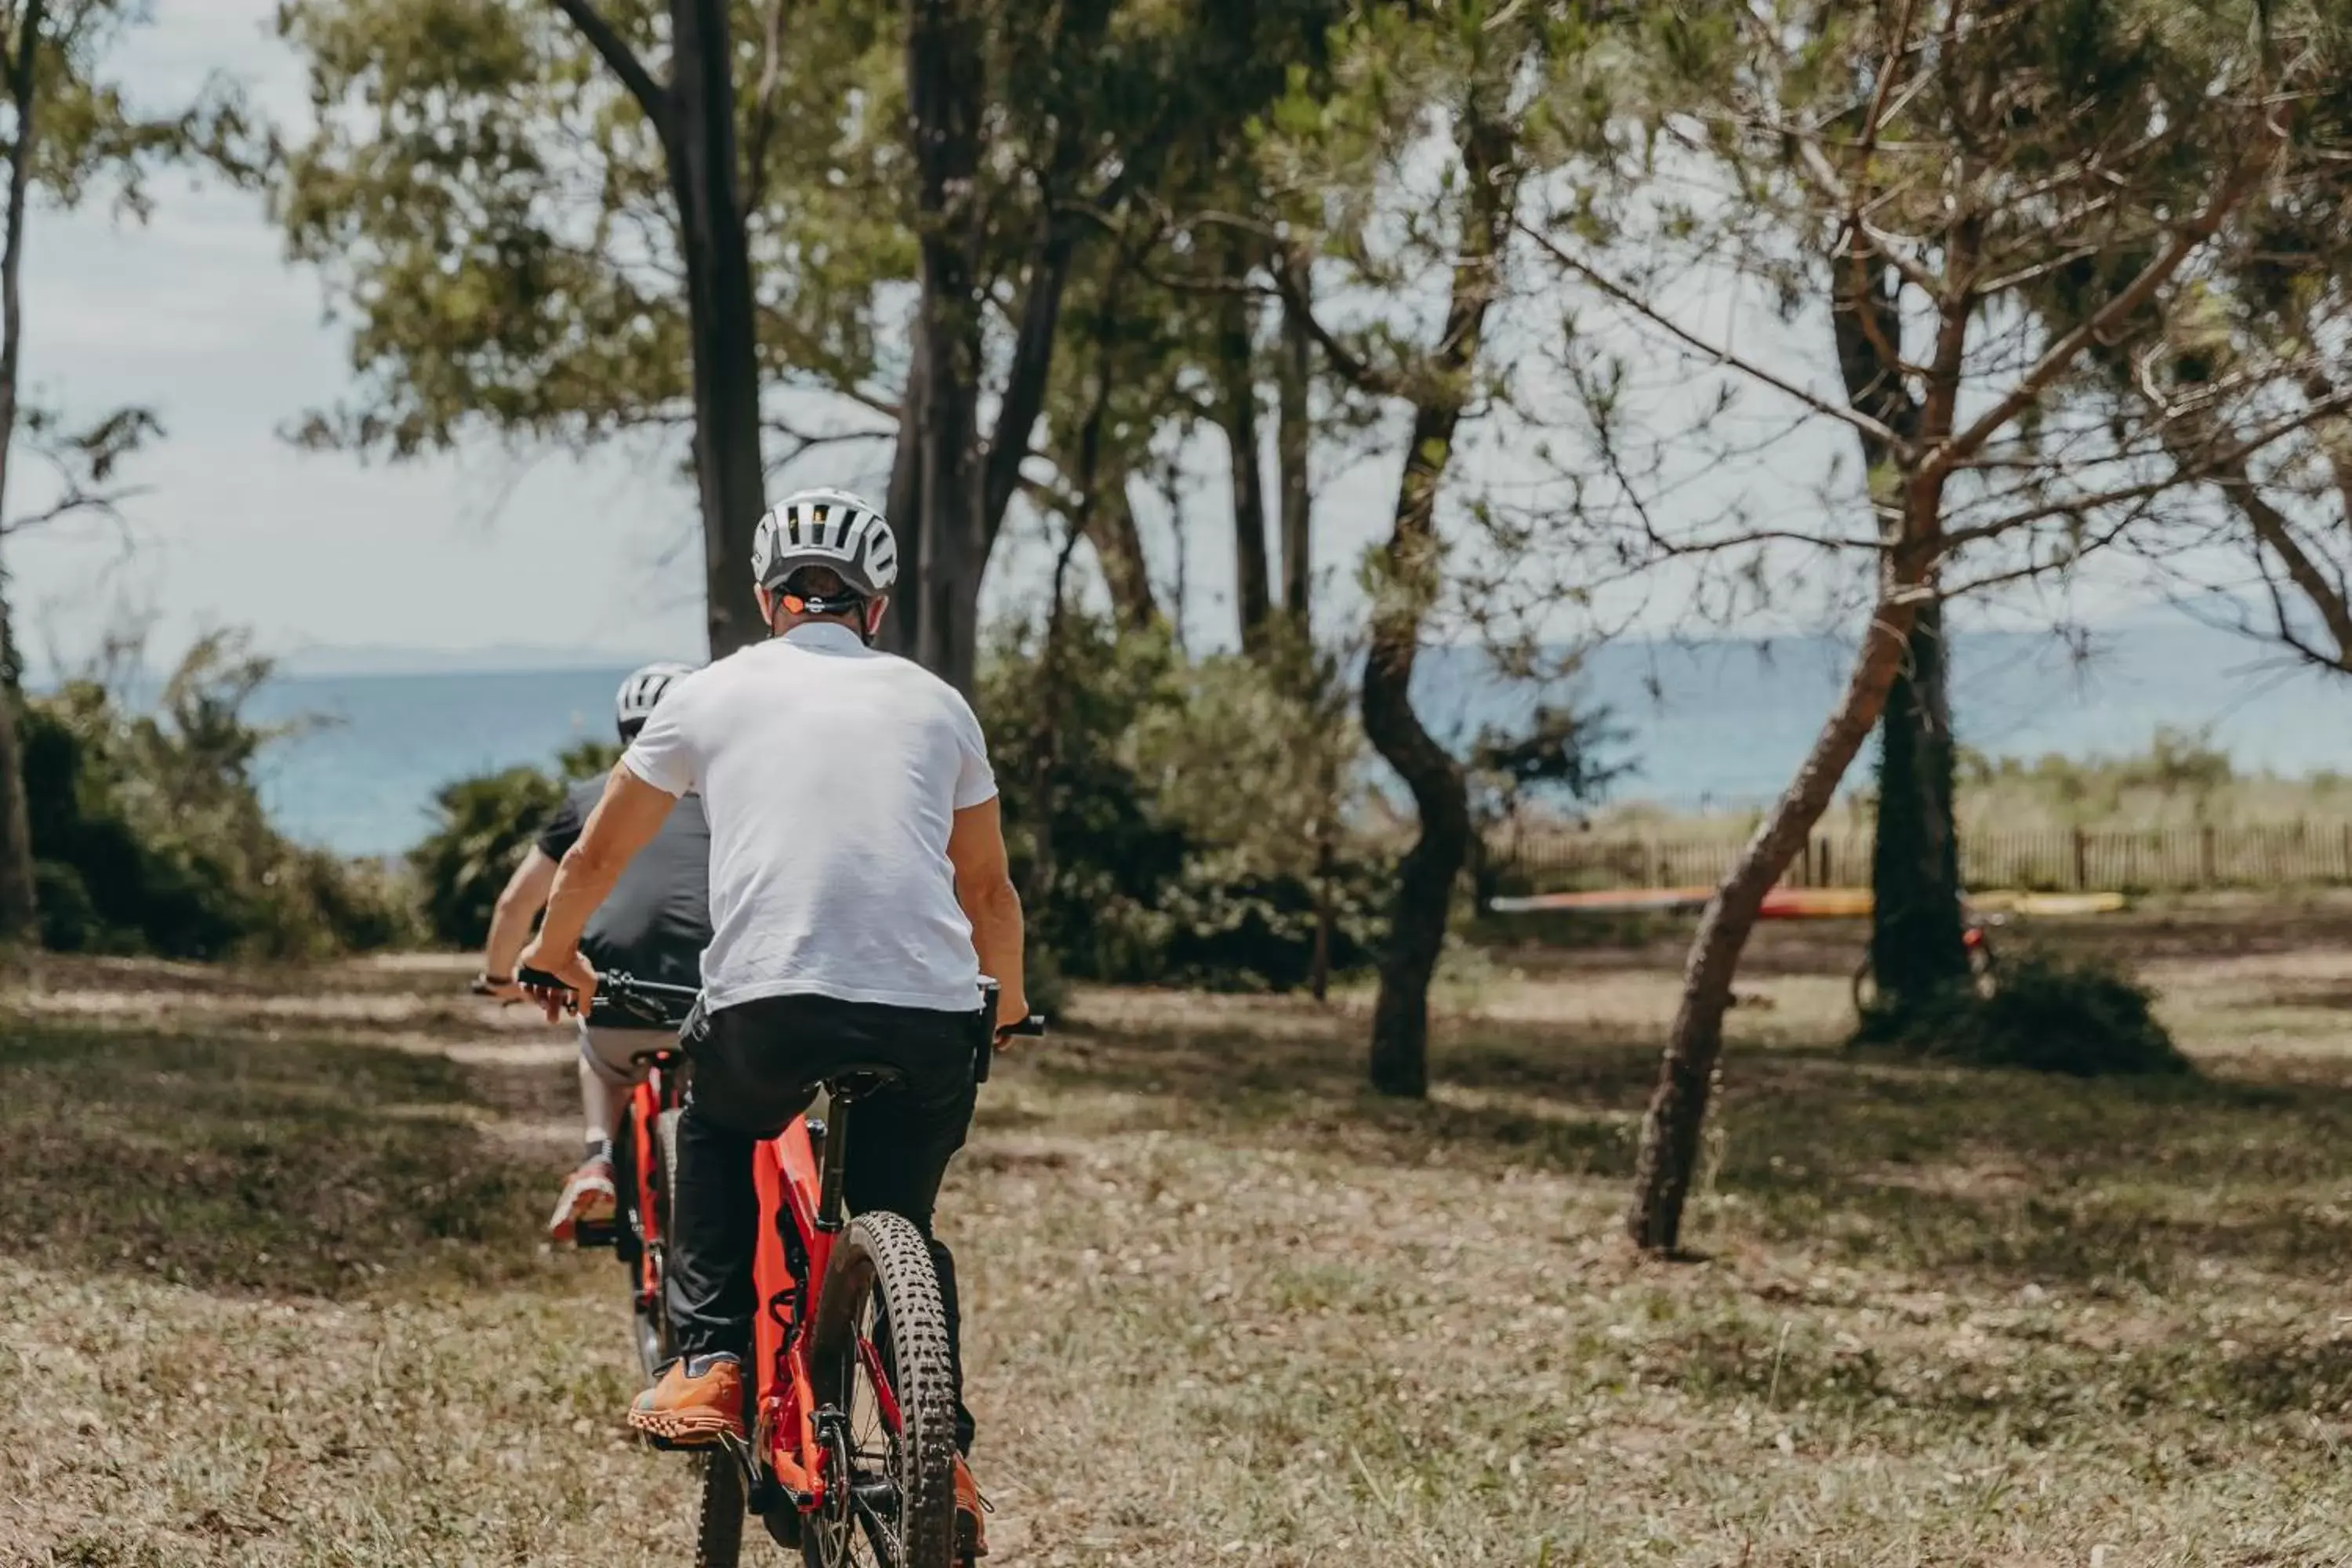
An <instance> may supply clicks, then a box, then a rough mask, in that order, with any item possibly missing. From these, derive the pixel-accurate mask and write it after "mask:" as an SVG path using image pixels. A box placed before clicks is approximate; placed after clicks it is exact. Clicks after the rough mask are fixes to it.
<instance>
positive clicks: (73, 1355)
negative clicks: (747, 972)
mask: <svg viewBox="0 0 2352 1568" xmlns="http://www.w3.org/2000/svg"><path fill="white" fill-rule="evenodd" d="M1808 940H1816V941H1819V942H1828V941H1829V939H1828V938H1820V939H1808ZM1841 940H1850V938H1847V939H1841ZM2142 945H2144V946H2145V947H2146V949H2147V951H2148V952H2151V953H2154V954H2156V955H2157V963H2156V966H2155V968H2154V970H2153V978H2155V979H2156V980H2157V982H2158V984H2160V985H2161V987H2162V988H2163V990H2164V992H2165V997H2166V1001H2165V1008H2166V1013H2167V1016H2168V1019H2169V1020H2170V1021H2171V1022H2172V1024H2173V1025H2174V1026H2175V1027H2176V1028H2177V1029H2178V1030H2179V1033H2180V1034H2181V1036H2182V1037H2183V1039H2184V1042H2185V1043H2186V1044H2187V1045H2188V1046H2189V1047H2190V1049H2191V1050H2192V1052H2194V1053H2195V1054H2196V1055H2197V1056H2198V1057H2199V1058H2200V1062H2201V1063H2202V1065H2203V1066H2204V1067H2205V1068H2206V1069H2207V1072H2208V1074H2209V1078H2208V1080H2207V1081H2205V1082H2203V1083H2201V1084H2188V1085H2183V1084H2179V1083H2166V1084H2161V1085H2149V1086H2135V1085H2128V1084H2118V1083H2105V1084H2090V1085H2084V1084H2076V1083H2043V1082H2036V1081H2030V1080H2027V1079H2021V1078H2017V1077H2011V1076H2000V1075H1985V1074H1974V1073H1962V1072H1957V1071H1947V1070H1940V1069H1925V1068H1906V1067H1895V1066H1887V1065H1884V1064H1881V1065H1863V1064H1858V1063H1856V1062H1854V1061H1852V1060H1850V1059H1848V1058H1845V1057H1843V1055H1842V1054H1841V1053H1840V1051H1839V1050H1838V1049H1837V1041H1838V1039H1839V1037H1840V1034H1841V1031H1842V1029H1843V1026H1844V1024H1845V1022H1846V1020H1845V1016H1844V1006H1845V1002H1844V997H1845V985H1844V982H1843V978H1842V977H1840V976H1839V975H1838V974H1837V973H1833V972H1834V971H1835V970H1836V969H1838V968H1840V967H1842V965H1843V951H1844V950H1843V949H1841V950H1837V951H1836V952H1832V951H1831V948H1829V947H1822V948H1821V949H1820V951H1819V952H1815V953H1813V956H1814V957H1821V955H1822V953H1827V954H1829V956H1828V957H1826V958H1822V961H1821V962H1799V961H1798V960H1802V959H1803V958H1805V956H1806V954H1807V952H1811V950H1808V949H1805V948H1804V947H1803V946H1802V944H1801V943H1798V944H1797V945H1794V946H1791V945H1790V942H1782V947H1783V948H1785V949H1786V950H1787V951H1786V952H1783V953H1782V955H1781V956H1782V957H1783V958H1784V959H1790V955H1791V954H1794V955H1795V957H1794V958H1793V959H1790V961H1789V962H1783V963H1771V962H1769V958H1770V955H1771V952H1772V951H1774V950H1772V949H1771V948H1770V947H1769V944H1768V952H1767V958H1768V962H1767V963H1764V964H1762V965H1759V977H1756V978H1751V979H1749V980H1748V981H1745V982H1743V984H1742V991H1743V994H1744V995H1745V1005H1742V1006H1741V1007H1740V1008H1739V1009H1738V1012H1737V1013H1736V1014H1735V1028H1736V1036H1737V1038H1736V1043H1735V1045H1734V1047H1733V1050H1732V1053H1731V1056H1730V1058H1729V1064H1728V1075H1729V1076H1728V1083H1727V1100H1726V1107H1725V1109H1726V1115H1725V1116H1724V1118H1723V1120H1722V1121H1721V1122H1720V1124H1719V1132H1718V1135H1717V1138H1716V1139H1715V1141H1714V1142H1713V1144H1712V1146H1711V1152H1710V1158H1709V1171H1708V1178H1707V1184H1706V1195H1705V1196H1704V1197H1703V1198H1702V1200H1701V1201H1700V1203H1699V1205H1698V1208H1697V1210H1696V1214H1695V1215H1694V1224H1693V1226H1692V1234H1691V1237H1690V1239H1691V1241H1692V1242H1693V1244H1694V1245H1695V1246H1696V1247H1697V1248H1698V1249H1700V1250H1701V1252H1703V1253H1704V1254H1705V1259H1704V1260H1703V1261H1699V1262H1694V1263H1683V1264H1673V1265H1667V1264H1657V1263H1647V1262H1643V1261H1640V1260H1638V1259H1636V1258H1633V1257H1632V1256H1630V1255H1629V1254H1628V1253H1627V1252H1626V1251H1625V1250H1624V1249H1623V1248H1622V1247H1621V1246H1620V1245H1619V1243H1618V1240H1617V1235H1616V1228H1615V1225H1616V1219H1617V1215H1618V1211H1619V1207H1620V1205H1621V1203H1622V1197H1623V1193H1624V1187H1625V1178H1626V1175H1627V1173H1628V1171H1629V1170H1630V1167H1631V1163H1632V1159H1633V1142H1632V1136H1633V1121H1634V1118H1635V1115H1636V1113H1637V1111H1638V1109H1639V1106H1640V1104H1641V1100H1642V1098H1643V1094H1644V1092H1645V1090H1646V1088H1647V1085H1648V1081H1649V1079H1650V1075H1651V1071H1652V1068H1653V1065H1654V1053H1655V1049H1656V1045H1657V1041H1658V1037H1659V1035H1660V1031H1661V1029H1662V1026H1663V1024H1664V1018H1665V1016H1666V1015H1667V1012H1668V1010H1669V1009H1670V1007H1671V1005H1672V998H1673V992H1674V981H1673V975H1672V973H1671V970H1670V968H1669V967H1668V965H1667V962H1666V958H1665V954H1666V952H1667V950H1666V949H1664V947H1661V948H1660V949H1658V950H1656V951H1654V952H1650V953H1649V954H1647V955H1645V956H1643V957H1642V958H1640V959H1637V960H1622V961H1621V960H1616V959H1612V958H1609V957H1605V956H1598V955H1589V954H1588V955H1583V956H1580V957H1577V958H1574V959H1572V960H1570V961H1569V962H1567V963H1552V964H1547V965H1542V966H1529V968H1528V973H1514V972H1513V970H1512V969H1511V968H1510V967H1509V966H1507V965H1500V966H1498V965H1493V964H1486V965H1481V964H1471V965H1467V966H1465V968H1464V970H1463V971H1462V972H1461V973H1460V974H1459V976H1458V978H1457V979H1456V981H1455V982H1454V984H1450V985H1449V986H1448V987H1447V988H1446V992H1445V998H1446V1004H1447V1006H1448V1007H1449V1009H1451V1011H1450V1013H1449V1016H1447V1017H1446V1019H1445V1020H1444V1024H1443V1026H1442V1028H1441V1031H1440V1044H1439V1047H1438V1049H1437V1053H1436V1063H1435V1070H1436V1077H1437V1079H1438V1080H1439V1084H1440V1088H1439V1089H1438V1090H1437V1092H1436V1094H1435V1096H1434V1098H1433V1100H1432V1102H1431V1103H1429V1104H1427V1105H1417V1106H1404V1105H1396V1104H1387V1103H1381V1102H1376V1101H1373V1100H1369V1099H1367V1098H1365V1097H1363V1096H1361V1095H1360V1093H1359V1092H1358V1089H1357V1088H1356V1081H1357V1077H1358V1072H1357V1068H1358V1057H1359V1054H1360V1037H1361V1033H1362V1027H1363V1025H1362V1020H1361V1016H1360V1011H1358V1010H1357V1007H1358V1004H1357V1003H1356V1002H1354V1001H1353V1000H1350V1001H1349V1002H1346V1003H1343V1004H1342V1005H1340V1006H1339V1007H1338V1008H1336V1009H1334V1010H1333V1011H1331V1012H1328V1013H1326V1012H1322V1011H1319V1010H1318V1009H1317V1008H1315V1007H1314V1006H1313V1005H1310V1004H1307V1003H1306V1002H1304V1001H1289V1000H1254V999H1233V998H1210V999H1203V998H1197V997H1187V996H1180V995H1147V994H1131V993H1125V994H1108V993H1098V994H1087V995H1083V996H1081V998H1080V999H1079V1002H1078V1005H1077V1007H1076V1012H1075V1016H1074V1017H1073V1018H1072V1019H1070V1020H1069V1021H1068V1022H1067V1023H1066V1026H1064V1028H1063V1029H1062V1031H1061V1033H1060V1034H1059V1035H1058V1037H1056V1038H1055V1040H1054V1041H1053V1042H1052V1043H1050V1044H1049V1045H1048V1046H1046V1047H1043V1048H1041V1049H1039V1050H1037V1051H1036V1052H1035V1053H1034V1055H1032V1056H1031V1057H1030V1058H1028V1059H1026V1060H1024V1061H1022V1062H1020V1063H1018V1064H1015V1065H1013V1066H1011V1067H1009V1068H1007V1069H1006V1070H1005V1071H1004V1072H1003V1073H1002V1074H1000V1076H999V1077H998V1078H997V1079H995V1081H993V1082H992V1083H991V1085H990V1086H989V1089H988V1090H987V1093H986V1095H985V1098H984V1100H983V1104H982V1113H981V1122H980V1126H979V1128H978V1130H977V1131H976V1133H975V1136H974V1140H973V1144H972V1147H971V1151H970V1152H968V1153H967V1155H966V1156H965V1157H964V1159H963V1161H962V1162H961V1164H960V1166H959V1168H958V1172H957V1173H956V1175H955V1176H954V1178H953V1180H952V1186H951V1190H950V1194H949V1196H948V1198H947V1200H946V1203H945V1206H944V1213H945V1215H946V1225H947V1227H948V1229H949V1232H950V1238H951V1239H952V1240H953V1241H954V1242H955V1243H956V1245H957V1247H958V1250H959V1256H960V1258H961V1262H962V1267H963V1273H964V1277H965V1279H966V1289H967V1291H968V1298H969V1299H968V1307H967V1310H968V1315H969V1318H970V1321H971V1344H970V1350H969V1355H970V1360H971V1364H972V1367H973V1371H974V1379H975V1386H974V1388H973V1390H972V1402H973V1404H974V1405H976V1406H977V1407H978V1409H979V1411H980V1414H981V1416H982V1423H983V1430H982V1441H981V1448H980V1451H979V1456H978V1457H979V1468H980V1472H981V1477H982V1484H983V1486H984V1487H985V1488H986V1489H987V1490H988V1491H989V1492H990V1494H991V1495H992V1498H993V1500H995V1503H996V1505H997V1513H996V1515H995V1518H994V1520H993V1521H992V1535H993V1538H994V1543H995V1545H996V1549H997V1551H996V1556H995V1558H994V1559H993V1560H994V1561H996V1562H1000V1563H1008V1564H1021V1563H1039V1564H1080V1563H1087V1564H1092V1563H1119V1564H1169V1565H1171V1568H1174V1565H1177V1564H1186V1565H1192V1564H1199V1563H1244V1564H1309V1563H1315V1564H1331V1565H1335V1568H1336V1565H1338V1564H1342V1563H1345V1564H1365V1563H1382V1564H1386V1563H1395V1564H1430V1563H1521V1564H1535V1563H1554V1564H1561V1563H1593V1564H1610V1563H1675V1564H1694V1565H1696V1564H1725V1565H1729V1564H1736V1563H1750V1564H1775V1563H1786V1564H1791V1565H1793V1564H1799V1563H1803V1564H1864V1563H1870V1564H1881V1563H1885V1564H1895V1563H1920V1564H1926V1563H1937V1564H1952V1563H1988V1564H1990V1563H2000V1564H2039V1563H2048V1564H2061V1563H2064V1564H2086V1563H2092V1562H2094V1561H2098V1562H2100V1563H2105V1565H2106V1568H2126V1565H2130V1568H2138V1565H2143V1564H2156V1563H2168V1564H2182V1565H2188V1564H2197V1565H2200V1568H2201V1565H2208V1564H2217V1563H2272V1564H2288V1563H2294V1564H2301V1563H2310V1564H2320V1563H2342V1562H2346V1561H2352V1547H2347V1541H2352V1536H2348V1535H2347V1528H2352V1527H2347V1524H2346V1522H2345V1521H2347V1519H2352V1471H2347V1466H2346V1464H2345V1462H2344V1459H2343V1457H2342V1452H2341V1447H2340V1446H2341V1445H2342V1444H2343V1443H2344V1441H2345V1440H2346V1437H2347V1433H2348V1432H2352V1426H2347V1418H2352V1339H2347V1336H2346V1333H2345V1329H2344V1326H2343V1324H2342V1323H2340V1322H2339V1321H2338V1314H2339V1312H2342V1311H2345V1310H2352V1297H2347V1292H2346V1290H2345V1289H2344V1288H2343V1286H2342V1284H2341V1281H2343V1280H2344V1279H2346V1278H2347V1273H2352V1269H2347V1265H2352V1019H2347V1014H2346V1012H2345V1008H2346V1006H2347V1003H2352V949H2343V948H2339V947H2337V946H2335V945H2333V944H2331V945H2329V946H2327V947H2326V948H2303V947H2299V946H2298V945H2297V944H2296V942H2295V941H2294V930H2293V928H2292V922H2287V923H2285V924H2275V923H2274V924H2273V926H2271V927H2268V928H2265V930H2264V931H2263V932H2262V933H2261V934H2260V936H2259V939H2255V938H2249V939H2247V940H2245V941H2242V942H2236V943H2234V944H2231V943H2225V942H2221V941H2219V940H2218V939H2215V938H2213V937H2211V936H2210V933H2208V934H2206V935H2203V936H2199V935H2195V934H2193V933H2192V934H2191V935H2190V936H2189V938H2187V939H2185V940H2180V941H2173V942H2169V943H2168V942H2166V941H2163V940H2158V936H2157V935H2154V934H2151V935H2149V936H2148V938H2147V941H2146V942H2144V943H2143V944H2142ZM2232 945H2235V946H2237V947H2241V948H2249V949H2254V950H2258V951H2253V952H2247V953H2244V954H2242V955H2240V956H2216V955H2219V954H2223V953H2226V952H2229V951H2230V949H2231V946H2232ZM1806 969H1811V970H1814V971H1817V973H1797V972H1795V971H1802V970H1806ZM462 970H463V966H462V965H460V964H457V963H454V962H452V963H405V964H384V965H372V966H364V967H358V968H352V969H347V970H338V971H334V972H331V973H321V974H320V975H317V976H314V977H312V978H311V979H310V981H309V982H307V983H306V982H305V981H303V980H302V979H301V978H299V977H296V976H287V975H278V976H269V975H245V976H231V975H225V974H221V973H209V972H205V971H197V970H176V969H165V968H161V967H148V968H135V967H129V966H99V965H88V964H82V965H52V966H50V967H49V968H48V969H47V971H46V972H45V974H44V976H43V978H42V979H41V980H40V981H39V982H37V984H35V985H34V986H32V987H30V988H28V989H26V990H23V991H20V992H19V993H18V994H16V998H15V1001H14V1004H13V1007H14V1011H13V1014H12V1021H11V1022H10V1023H9V1024H8V1025H7V1026H6V1033H5V1037H0V1150H4V1151H5V1179H0V1237H5V1238H6V1242H7V1245H6V1247H5V1249H0V1250H5V1257H0V1352H5V1353H0V1373H5V1375H0V1412H5V1416H6V1419H7V1421H8V1432H9V1436H8V1440H7V1441H6V1442H5V1443H0V1561H6V1562H10V1563H19V1562H21V1563H88V1564H150V1563H152V1564H158V1565H163V1564H171V1565H174V1568H176V1565H180V1564H192V1563H194V1564H210V1563H218V1564H236V1565H238V1568H248V1565H255V1564H278V1563H319V1564H329V1563H332V1564H366V1565H371V1568H372V1565H376V1564H393V1563H400V1564H436V1565H438V1564H455V1563H533V1564H539V1563H550V1564H552V1563H578V1564H598V1565H606V1564H615V1563H632V1564H634V1563H688V1562H690V1561H691V1557H692V1549H691V1541H690V1533H689V1522H688V1521H689V1510H690V1509H691V1507H692V1502H693V1500H692V1497H691V1496H690V1493H689V1489H688V1488H689V1475H690V1472H689V1470H688V1467H687V1465H686V1464H685V1463H684V1462H683V1461H681V1460H678V1459H677V1458H669V1457H665V1456H660V1455H656V1454H651V1453H647V1452H644V1451H641V1450H640V1449H638V1448H637V1447H635V1446H633V1445H632V1444H630V1443H629V1442H628V1441H626V1440H625V1438H624V1437H623V1436H622V1435H621V1431H620V1427H619V1423H618V1414H619V1410H620V1407H621V1405H622V1404H623V1402H624V1400H625V1396H626V1395H627V1394H628V1392H629V1391H630V1388H631V1385H632V1377H631V1373H632V1362H631V1356H630V1352H629V1349H628V1345H627V1341H626V1338H625V1331H624V1327H625V1314H624V1312H623V1309H622V1305H621V1298H620V1292H619V1289H618V1281H617V1273H618V1270H617V1269H616V1268H614V1266H613V1265H612V1263H611V1261H610V1259H609V1258H598V1257H593V1256H578V1255H570V1254H553V1253H550V1252H547V1251H544V1250H542V1249H541V1247H540V1246H539V1244H538V1242H537V1239H536V1237H535V1226H536V1224H537V1222H538V1220H539V1218H540V1216H541V1212H542V1209H543V1207H544V1206H545V1204H546V1203H547V1202H548V1201H549V1199H550V1197H551V1188H552V1184H553V1181H554V1179H555V1177H556V1176H557V1175H558V1173H560V1171H561V1169H562V1167H563V1166H564V1164H565V1163H567V1159H568V1157H569V1155H570V1154H571V1152H572V1138H573V1134H572V1103H571V1095H572V1078H571V1071H570V1065H569V1055H568V1049H567V1047H566V1045H565V1043H564V1041H563V1040H562V1038H561V1037H552V1036H550V1035H548V1034H546V1033H544V1032H542V1031H541V1030H539V1029H537V1028H535V1027H533V1026H530V1025H528V1024H526V1023H525V1022H524V1021H523V1020H522V1019H521V1018H520V1017H519V1016H517V1015H515V1014H512V1013H509V1014H505V1015H496V1014H493V1013H491V1012H489V1011H487V1010H484V1009H480V1008H478V1007H477V1006H476V1005H473V1004H470V1003H468V1002H467V1001H465V1000H464V999H462V998H460V997H457V996H456V995H454V992H455V991H456V989H457V986H458V984H460V979H461V974H462ZM1530 976H1533V977H1530ZM754 1538H755V1540H757V1536H756V1531H755V1532H754ZM2101 1548H2104V1549H2105V1551H2104V1552H2099V1549H2101ZM2095 1552H2098V1555H2097V1557H2096V1558H2095V1556H2094V1553H2095ZM747 1560H750V1561H769V1562H782V1561H783V1559H782V1554H781V1553H780V1552H776V1551H775V1549H774V1548H772V1547H771V1546H769V1545H768V1544H767V1543H766V1542H765V1541H764V1540H757V1544H756V1545H754V1546H753V1547H751V1555H750V1556H749V1557H748V1559H747Z"/></svg>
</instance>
